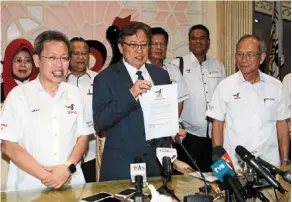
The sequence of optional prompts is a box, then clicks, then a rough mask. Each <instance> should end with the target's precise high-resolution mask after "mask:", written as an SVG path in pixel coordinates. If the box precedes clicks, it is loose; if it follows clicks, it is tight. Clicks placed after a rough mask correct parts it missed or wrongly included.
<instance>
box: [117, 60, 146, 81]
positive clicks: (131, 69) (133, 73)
mask: <svg viewBox="0 0 292 202" xmlns="http://www.w3.org/2000/svg"><path fill="white" fill-rule="evenodd" d="M123 63H124V65H125V66H126V69H127V70H128V72H129V74H130V76H131V78H135V76H136V73H137V71H141V72H142V75H143V74H144V75H145V73H146V67H145V64H143V65H142V66H141V67H140V69H137V68H136V67H133V66H132V65H130V64H129V63H127V62H126V61H125V59H124V58H123ZM150 64H151V63H150Z"/></svg>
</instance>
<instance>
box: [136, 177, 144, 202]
mask: <svg viewBox="0 0 292 202" xmlns="http://www.w3.org/2000/svg"><path fill="white" fill-rule="evenodd" d="M135 181H136V192H135V194H134V202H144V195H143V192H142V182H143V177H142V176H141V175H136V176H135Z"/></svg>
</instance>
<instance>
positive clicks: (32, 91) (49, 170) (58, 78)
mask: <svg viewBox="0 0 292 202" xmlns="http://www.w3.org/2000/svg"><path fill="white" fill-rule="evenodd" d="M34 46H35V53H36V54H35V55H34V56H33V59H34V62H35V65H36V67H37V68H39V70H40V74H39V76H38V78H37V79H35V80H34V81H32V82H29V83H27V84H23V85H20V86H17V87H15V88H14V89H13V90H12V91H11V92H10V93H9V94H8V97H7V99H6V101H5V104H4V106H3V110H2V117H1V134H0V138H1V140H2V145H1V146H2V152H4V153H5V154H6V155H7V156H8V157H9V158H10V159H11V163H10V168H9V173H8V180H7V190H15V189H16V190H22V189H36V188H45V187H50V188H54V189H58V188H60V187H62V186H63V185H64V184H65V183H71V184H81V183H85V180H84V177H83V174H82V171H81V168H80V165H79V161H80V159H81V158H82V155H83V154H84V152H85V151H86V148H87V144H88V138H87V135H88V134H92V133H93V124H92V120H91V121H90V120H86V119H85V117H86V110H85V107H84V104H83V101H82V99H81V96H80V94H79V91H78V89H77V88H76V87H75V86H73V85H70V84H67V83H64V82H63V80H64V78H65V76H66V75H67V73H68V67H69V61H70V54H71V50H70V42H69V40H68V39H67V37H66V36H65V35H64V34H63V33H61V32H58V31H50V30H49V31H45V32H43V33H41V34H40V35H38V36H37V38H36V39H35V42H34Z"/></svg>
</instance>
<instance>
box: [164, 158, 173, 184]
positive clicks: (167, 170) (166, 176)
mask: <svg viewBox="0 0 292 202" xmlns="http://www.w3.org/2000/svg"><path fill="white" fill-rule="evenodd" d="M162 167H163V177H164V179H165V180H166V181H167V182H169V181H170V180H171V176H172V169H171V159H170V157H168V156H164V157H163V158H162Z"/></svg>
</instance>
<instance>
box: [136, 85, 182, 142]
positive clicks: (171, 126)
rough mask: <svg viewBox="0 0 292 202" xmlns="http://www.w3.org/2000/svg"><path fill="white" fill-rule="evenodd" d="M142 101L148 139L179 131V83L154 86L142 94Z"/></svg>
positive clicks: (166, 135)
mask: <svg viewBox="0 0 292 202" xmlns="http://www.w3.org/2000/svg"><path fill="white" fill-rule="evenodd" d="M140 103H141V106H142V110H143V116H144V126H145V137H146V140H151V139H154V138H160V137H169V136H173V135H175V134H176V133H178V131H179V125H178V106H177V84H168V85H159V86H152V88H151V90H150V91H148V92H147V93H143V94H142V96H141V99H140Z"/></svg>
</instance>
